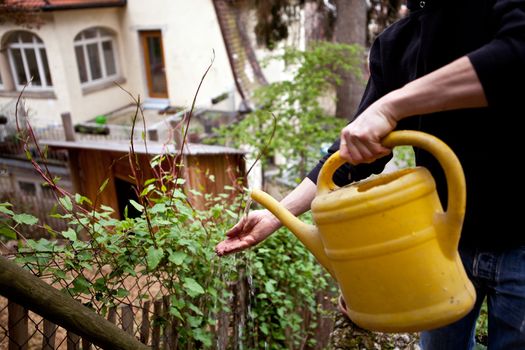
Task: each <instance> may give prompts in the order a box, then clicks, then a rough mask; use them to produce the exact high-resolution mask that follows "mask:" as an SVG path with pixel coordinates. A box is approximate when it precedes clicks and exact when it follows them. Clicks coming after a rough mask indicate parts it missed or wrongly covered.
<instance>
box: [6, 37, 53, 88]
mask: <svg viewBox="0 0 525 350" xmlns="http://www.w3.org/2000/svg"><path fill="white" fill-rule="evenodd" d="M7 52H8V56H9V64H10V66H11V70H12V73H13V80H14V83H15V86H16V89H17V90H22V88H24V86H25V85H26V84H27V83H28V82H29V81H31V85H29V86H28V87H27V89H28V90H51V88H52V87H53V82H52V80H51V73H50V71H49V64H48V62H47V54H46V49H45V47H44V42H43V41H42V40H41V39H40V38H38V37H37V36H36V35H34V34H32V33H30V32H25V31H18V32H14V33H13V34H11V35H10V36H9V38H8V40H7Z"/></svg>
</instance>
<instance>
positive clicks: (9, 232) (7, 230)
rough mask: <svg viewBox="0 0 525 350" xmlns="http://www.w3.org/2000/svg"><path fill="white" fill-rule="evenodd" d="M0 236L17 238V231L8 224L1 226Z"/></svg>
mask: <svg viewBox="0 0 525 350" xmlns="http://www.w3.org/2000/svg"><path fill="white" fill-rule="evenodd" d="M0 236H4V237H7V238H9V239H16V232H15V231H13V230H11V229H10V228H9V227H7V226H0Z"/></svg>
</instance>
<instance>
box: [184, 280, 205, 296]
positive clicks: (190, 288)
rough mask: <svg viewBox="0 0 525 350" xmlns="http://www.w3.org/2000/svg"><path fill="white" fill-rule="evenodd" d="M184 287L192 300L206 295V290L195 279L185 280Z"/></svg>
mask: <svg viewBox="0 0 525 350" xmlns="http://www.w3.org/2000/svg"><path fill="white" fill-rule="evenodd" d="M183 286H184V288H185V290H186V293H188V295H189V296H190V297H192V298H193V297H196V296H198V295H201V294H204V289H203V288H202V287H201V285H200V284H199V283H198V282H197V281H195V280H194V279H193V278H185V279H184V284H183Z"/></svg>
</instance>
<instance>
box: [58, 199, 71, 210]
mask: <svg viewBox="0 0 525 350" xmlns="http://www.w3.org/2000/svg"><path fill="white" fill-rule="evenodd" d="M58 200H59V201H60V203H61V204H62V205H63V206H64V208H65V209H66V210H69V211H71V210H73V203H72V202H71V198H69V197H68V196H64V197H62V198H59V199H58Z"/></svg>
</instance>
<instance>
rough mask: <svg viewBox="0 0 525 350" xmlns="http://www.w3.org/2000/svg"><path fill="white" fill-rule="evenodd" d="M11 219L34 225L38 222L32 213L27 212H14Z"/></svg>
mask: <svg viewBox="0 0 525 350" xmlns="http://www.w3.org/2000/svg"><path fill="white" fill-rule="evenodd" d="M13 220H15V221H16V222H17V223H19V224H26V225H34V224H36V223H37V222H38V219H37V218H36V217H34V216H33V215H29V214H15V215H13Z"/></svg>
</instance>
